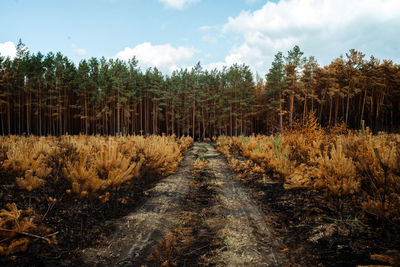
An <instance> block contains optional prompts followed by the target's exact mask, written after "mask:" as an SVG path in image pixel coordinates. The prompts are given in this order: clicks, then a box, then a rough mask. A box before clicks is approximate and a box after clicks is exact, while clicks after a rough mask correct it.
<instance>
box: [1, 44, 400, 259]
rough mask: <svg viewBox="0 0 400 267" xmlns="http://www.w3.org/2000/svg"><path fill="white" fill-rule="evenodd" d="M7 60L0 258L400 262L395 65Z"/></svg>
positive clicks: (289, 55) (291, 54) (297, 53)
mask: <svg viewBox="0 0 400 267" xmlns="http://www.w3.org/2000/svg"><path fill="white" fill-rule="evenodd" d="M273 58H274V59H273V62H272V63H271V67H269V69H265V73H266V74H265V76H260V74H259V73H256V72H253V71H252V70H251V68H250V66H248V65H245V64H233V65H231V66H226V67H223V68H219V69H217V68H215V69H212V70H209V69H207V68H204V67H203V66H202V65H201V63H200V62H199V63H197V64H196V65H195V66H193V67H191V68H186V69H178V70H175V71H173V72H171V73H170V74H168V73H162V72H161V71H160V70H158V69H157V68H156V67H152V68H148V69H141V68H140V67H139V62H138V60H137V59H136V58H135V57H133V58H132V59H130V60H128V61H124V60H120V59H116V58H105V57H102V58H95V57H92V58H89V59H83V60H81V61H80V62H79V63H77V64H76V63H74V62H73V61H72V60H70V59H69V58H68V57H66V56H64V55H63V54H62V53H60V52H58V53H56V54H54V53H52V52H50V53H48V54H46V55H44V54H42V53H40V52H37V53H32V52H30V50H29V49H28V47H27V46H25V44H23V43H22V41H21V40H20V41H19V44H18V45H17V54H16V57H14V58H10V57H0V121H1V124H0V134H1V136H0V179H1V182H0V188H1V191H0V265H2V266H71V265H72V266H400V135H399V130H400V65H398V64H396V63H394V62H393V61H392V60H388V59H378V58H375V57H374V56H371V57H370V58H367V57H366V56H365V54H364V53H363V52H361V51H357V50H355V49H350V50H348V51H347V52H345V53H344V55H342V56H339V57H337V58H336V59H334V60H333V61H332V62H331V63H329V65H325V66H322V65H320V64H319V63H318V61H317V58H315V57H313V56H306V55H305V53H304V52H303V51H302V50H301V48H300V47H299V46H297V45H296V46H294V47H293V48H292V49H290V50H289V51H287V52H285V53H283V52H278V53H277V54H276V55H274V57H273Z"/></svg>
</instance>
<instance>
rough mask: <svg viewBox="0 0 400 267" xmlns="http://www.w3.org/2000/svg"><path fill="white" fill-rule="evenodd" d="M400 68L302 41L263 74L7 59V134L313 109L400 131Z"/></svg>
mask: <svg viewBox="0 0 400 267" xmlns="http://www.w3.org/2000/svg"><path fill="white" fill-rule="evenodd" d="M399 90H400V69H399V66H398V65H395V64H394V63H393V62H392V61H387V60H384V61H382V62H381V61H379V60H377V59H375V58H373V57H371V59H370V60H368V61H367V60H365V59H364V54H362V53H360V52H357V51H355V50H350V52H349V53H348V54H346V58H342V57H341V58H338V59H336V60H334V61H333V62H332V63H331V64H330V65H328V66H324V67H319V66H318V63H317V62H316V60H315V59H314V58H313V57H309V58H305V57H304V56H303V52H301V51H300V49H299V47H297V46H295V47H294V48H293V49H292V50H290V51H288V53H287V55H286V56H284V55H283V54H282V53H278V54H277V55H276V56H275V60H274V62H273V63H272V67H271V69H270V70H269V72H268V73H267V75H266V77H265V81H264V79H262V78H260V77H257V78H256V81H254V76H253V73H252V72H251V70H250V69H249V67H248V66H246V65H244V64H243V65H238V64H235V65H233V66H231V67H229V68H224V69H222V70H212V71H208V70H204V69H203V68H202V67H201V65H200V63H198V64H197V65H196V66H194V67H193V68H192V69H190V70H188V69H184V70H183V69H182V70H177V71H174V72H173V73H172V74H171V75H163V74H162V73H161V72H160V71H159V70H158V69H157V68H149V69H147V70H146V71H141V70H140V68H139V67H138V62H137V61H136V59H135V58H133V59H132V60H130V61H128V62H126V61H121V60H119V59H105V58H104V57H103V58H101V59H97V58H90V59H88V60H82V61H81V62H80V63H79V64H78V66H76V65H75V64H74V63H73V62H71V61H70V60H69V59H68V58H67V57H65V56H63V55H62V54H61V53H57V54H53V53H48V54H47V55H43V54H41V53H40V52H39V53H37V54H33V53H30V52H29V51H28V49H27V48H26V47H25V45H24V44H22V42H19V44H18V46H17V56H16V57H15V58H14V59H10V58H3V57H0V118H1V125H0V133H1V134H36V135H49V134H51V135H62V134H65V133H69V134H78V133H84V134H104V135H110V134H111V135H115V134H119V133H122V134H161V133H167V134H176V135H178V136H180V135H190V136H192V137H193V138H205V137H211V136H216V135H222V134H224V135H231V136H232V135H241V134H244V135H248V134H251V133H267V132H273V131H276V130H280V129H283V128H284V127H287V126H291V125H292V123H293V121H294V120H295V119H298V120H302V119H303V120H304V118H306V117H307V116H308V114H309V113H314V114H315V115H316V116H317V117H318V118H319V121H320V123H321V124H322V125H324V126H329V125H334V124H335V123H338V122H340V121H344V122H346V123H347V124H348V125H349V126H350V127H354V128H358V127H359V125H360V123H361V121H362V120H364V121H365V122H366V125H369V126H371V127H373V128H374V129H375V130H387V131H395V130H397V129H398V127H399V124H400V107H399V99H400V92H399Z"/></svg>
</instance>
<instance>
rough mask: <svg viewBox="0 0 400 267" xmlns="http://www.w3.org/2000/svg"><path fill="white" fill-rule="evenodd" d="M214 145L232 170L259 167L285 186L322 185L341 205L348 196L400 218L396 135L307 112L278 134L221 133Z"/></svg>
mask: <svg viewBox="0 0 400 267" xmlns="http://www.w3.org/2000/svg"><path fill="white" fill-rule="evenodd" d="M217 145H218V150H219V151H220V152H222V153H224V154H225V155H226V156H227V158H228V161H229V162H230V164H231V167H232V168H233V169H234V170H235V171H236V172H241V173H247V172H253V173H255V172H256V171H254V168H256V169H257V170H258V169H259V168H260V169H261V170H262V173H263V174H264V175H265V174H272V175H273V176H275V177H279V178H280V179H282V180H283V181H284V183H285V184H284V186H285V188H286V189H294V188H309V189H310V190H314V189H318V190H322V191H324V192H325V193H326V196H327V198H329V199H332V200H334V201H335V202H336V204H337V205H338V207H340V208H341V207H342V204H343V202H345V201H349V200H348V199H351V201H352V205H358V207H359V208H360V209H362V211H363V212H364V213H367V214H371V215H374V216H375V217H376V218H378V219H379V220H380V221H382V222H384V221H391V222H398V221H399V220H400V135H395V134H386V133H381V134H379V135H377V136H374V135H372V134H371V133H370V132H369V130H368V129H367V130H366V131H356V132H354V131H353V132H351V131H348V130H347V129H345V128H344V127H343V125H340V126H337V127H335V128H333V129H331V130H330V131H329V130H328V131H326V130H323V129H321V128H320V127H319V126H318V124H316V122H315V120H313V119H312V118H311V120H309V122H308V124H307V123H306V125H305V126H302V127H300V126H299V127H294V128H292V129H290V130H286V131H285V132H284V133H282V134H281V135H275V136H261V135H257V136H250V137H231V138H230V137H224V136H221V137H219V138H218V140H217ZM235 154H240V155H242V156H244V157H245V158H247V162H246V163H240V162H238V160H237V159H236V158H235V157H233V155H235ZM249 161H250V162H249ZM239 176H240V175H239Z"/></svg>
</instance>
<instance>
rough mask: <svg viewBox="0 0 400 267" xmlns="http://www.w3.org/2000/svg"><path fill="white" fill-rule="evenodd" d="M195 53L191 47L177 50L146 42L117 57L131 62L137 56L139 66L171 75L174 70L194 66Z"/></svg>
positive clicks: (167, 45) (119, 53) (165, 45)
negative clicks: (153, 68)
mask: <svg viewBox="0 0 400 267" xmlns="http://www.w3.org/2000/svg"><path fill="white" fill-rule="evenodd" d="M195 53H196V50H195V49H194V48H190V47H185V46H179V47H177V48H175V47H173V46H171V45H170V44H163V45H152V44H151V43H150V42H145V43H142V44H139V45H137V46H135V47H134V48H130V47H126V48H125V49H124V50H122V51H120V52H118V53H117V54H116V56H115V57H116V58H119V59H122V60H129V59H132V58H133V57H134V56H135V57H136V59H137V60H138V61H139V65H140V66H142V67H144V68H149V67H157V68H158V69H159V70H161V71H162V72H164V73H171V72H172V71H173V70H176V69H179V68H186V67H188V66H190V65H192V64H193V56H194V54H195Z"/></svg>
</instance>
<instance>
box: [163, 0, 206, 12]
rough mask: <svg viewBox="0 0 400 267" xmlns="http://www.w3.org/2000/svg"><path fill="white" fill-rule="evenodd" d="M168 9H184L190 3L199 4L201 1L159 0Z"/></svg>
mask: <svg viewBox="0 0 400 267" xmlns="http://www.w3.org/2000/svg"><path fill="white" fill-rule="evenodd" d="M159 1H160V2H161V3H163V4H164V6H165V7H167V8H173V9H180V10H182V9H184V8H185V6H186V5H188V4H190V3H195V2H198V1H199V0H159Z"/></svg>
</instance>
